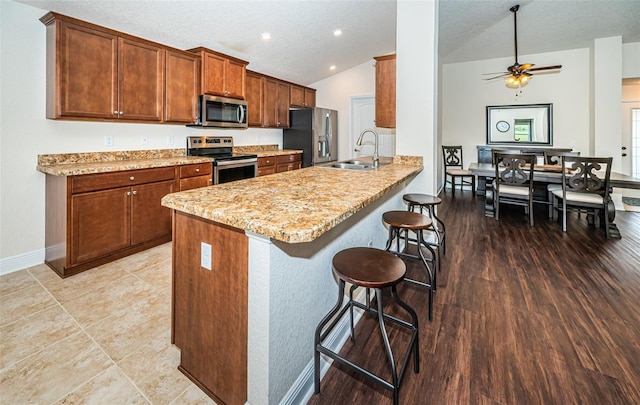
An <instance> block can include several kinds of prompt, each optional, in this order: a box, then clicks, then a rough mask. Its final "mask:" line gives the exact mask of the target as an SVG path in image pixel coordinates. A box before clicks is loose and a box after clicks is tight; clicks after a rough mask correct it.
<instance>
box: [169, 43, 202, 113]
mask: <svg viewBox="0 0 640 405" xmlns="http://www.w3.org/2000/svg"><path fill="white" fill-rule="evenodd" d="M165 77H166V78H165V91H164V94H165V104H164V107H165V109H164V120H165V121H167V122H178V123H194V122H196V121H197V119H198V111H197V110H198V103H197V100H198V93H199V91H200V58H198V57H197V56H196V55H194V54H192V53H190V52H181V51H172V50H167V51H166V57H165Z"/></svg>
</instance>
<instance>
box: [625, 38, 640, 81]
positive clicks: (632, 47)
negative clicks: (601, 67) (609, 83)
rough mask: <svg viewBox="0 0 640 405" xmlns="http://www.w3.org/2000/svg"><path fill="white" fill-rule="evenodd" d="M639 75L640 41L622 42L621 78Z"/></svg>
mask: <svg viewBox="0 0 640 405" xmlns="http://www.w3.org/2000/svg"><path fill="white" fill-rule="evenodd" d="M633 77H640V42H632V43H627V44H622V78H623V79H626V78H633Z"/></svg>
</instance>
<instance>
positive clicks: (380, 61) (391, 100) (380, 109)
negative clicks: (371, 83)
mask: <svg viewBox="0 0 640 405" xmlns="http://www.w3.org/2000/svg"><path fill="white" fill-rule="evenodd" d="M374 59H375V60H376V126H377V127H381V128H395V127H396V55H386V56H378V57H375V58H374Z"/></svg>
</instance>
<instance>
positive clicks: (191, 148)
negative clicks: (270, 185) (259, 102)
mask: <svg viewBox="0 0 640 405" xmlns="http://www.w3.org/2000/svg"><path fill="white" fill-rule="evenodd" d="M187 156H205V157H210V158H213V159H214V160H213V184H221V183H228V182H230V181H235V180H242V179H249V178H251V177H256V174H257V172H258V155H251V154H239V153H233V138H232V137H230V136H189V137H187Z"/></svg>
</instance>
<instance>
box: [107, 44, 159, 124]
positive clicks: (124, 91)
mask: <svg viewBox="0 0 640 405" xmlns="http://www.w3.org/2000/svg"><path fill="white" fill-rule="evenodd" d="M118 53H119V58H118V68H119V70H118V115H119V117H120V118H124V119H130V120H144V121H160V120H162V103H163V99H164V97H163V82H164V76H163V72H164V63H163V57H164V53H163V50H162V49H161V48H158V47H156V46H153V45H150V44H147V43H144V42H138V41H133V40H131V39H125V38H120V44H119V52H118Z"/></svg>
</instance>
